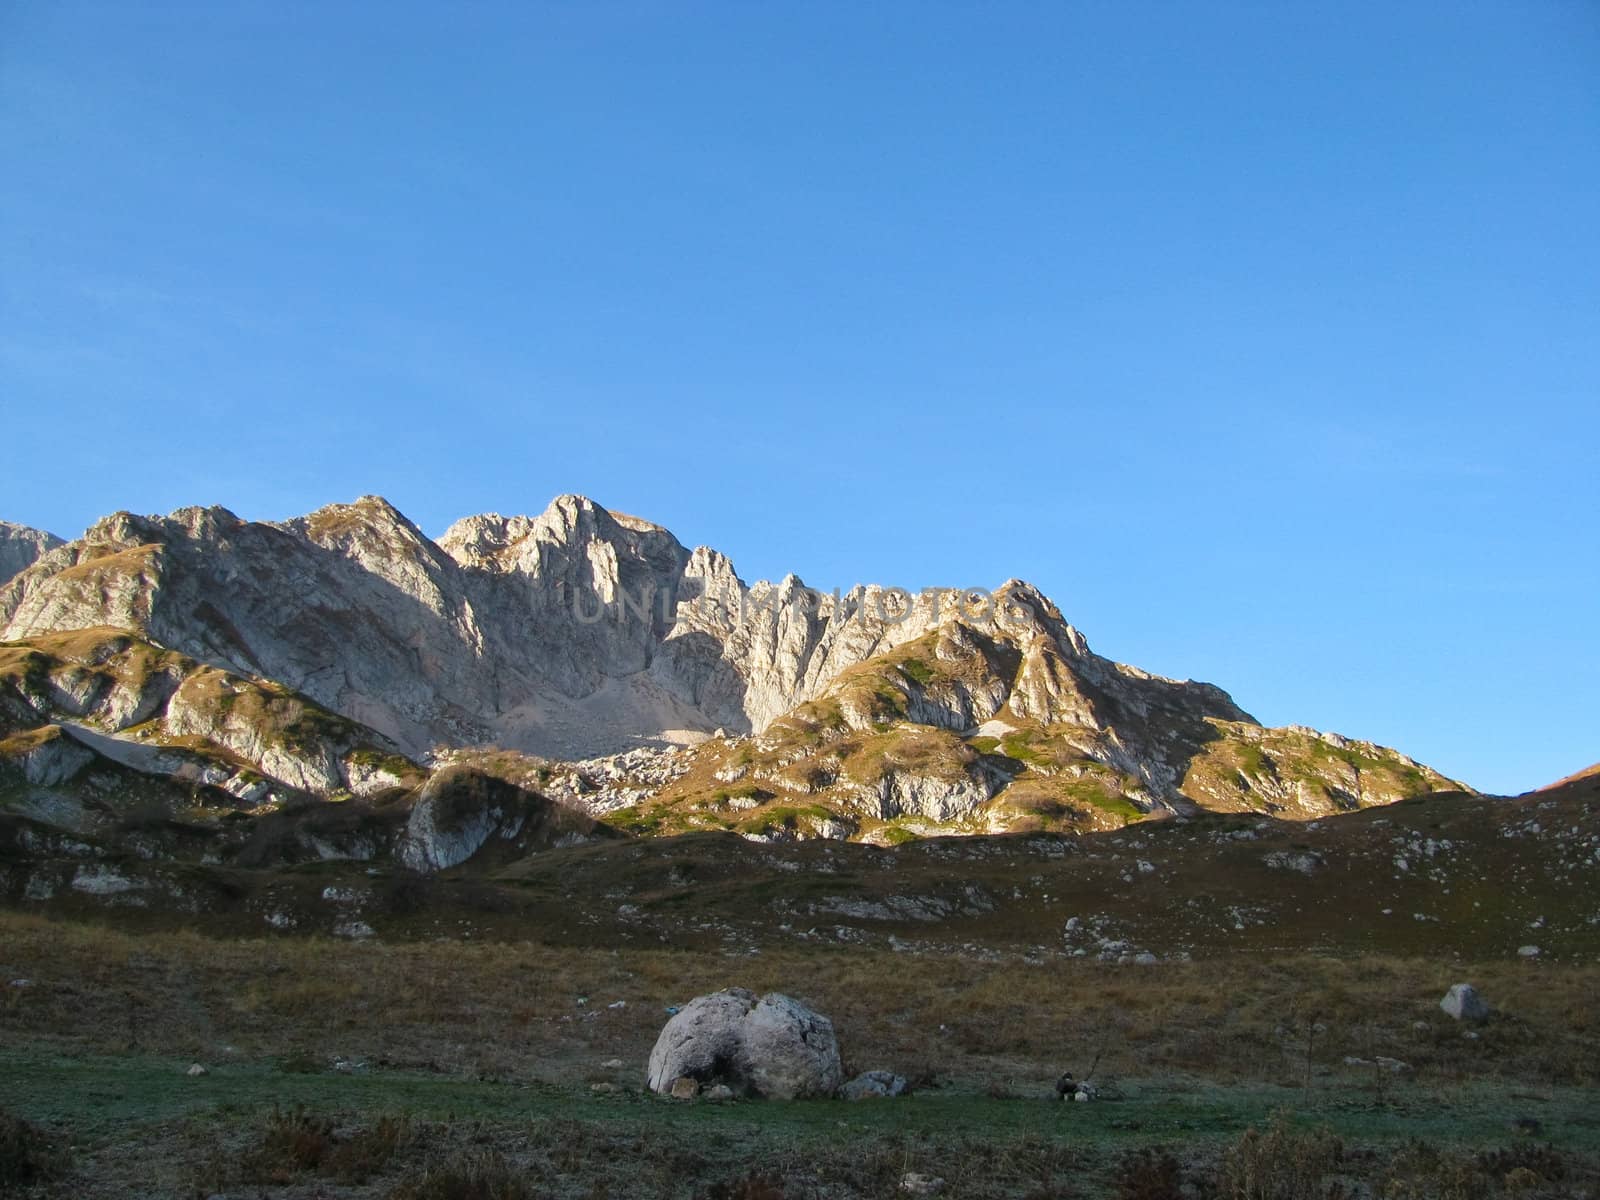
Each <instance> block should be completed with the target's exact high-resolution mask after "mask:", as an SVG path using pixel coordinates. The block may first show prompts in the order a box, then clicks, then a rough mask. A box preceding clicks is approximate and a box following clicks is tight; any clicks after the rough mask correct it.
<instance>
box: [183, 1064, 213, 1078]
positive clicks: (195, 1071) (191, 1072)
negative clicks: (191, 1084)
mask: <svg viewBox="0 0 1600 1200" xmlns="http://www.w3.org/2000/svg"><path fill="white" fill-rule="evenodd" d="M184 1074H185V1075H187V1076H188V1077H189V1078H190V1079H194V1078H197V1077H198V1076H201V1075H209V1074H211V1072H210V1071H208V1070H206V1069H205V1068H204V1067H202V1066H201V1065H200V1064H199V1063H190V1064H189V1069H188V1070H187V1071H185V1072H184Z"/></svg>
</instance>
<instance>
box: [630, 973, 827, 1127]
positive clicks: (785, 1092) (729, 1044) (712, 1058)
mask: <svg viewBox="0 0 1600 1200" xmlns="http://www.w3.org/2000/svg"><path fill="white" fill-rule="evenodd" d="M686 1077H687V1078H690V1079H693V1080H695V1081H696V1082H698V1083H699V1084H701V1085H702V1086H713V1085H718V1084H720V1085H723V1086H726V1087H729V1088H731V1089H732V1090H733V1091H734V1092H735V1093H737V1094H743V1095H748V1096H754V1097H758V1098H763V1099H768V1100H794V1099H799V1098H802V1097H814V1096H831V1095H832V1094H833V1093H834V1092H835V1091H836V1090H837V1089H838V1087H839V1084H840V1082H841V1081H842V1079H843V1078H844V1072H843V1069H842V1067H841V1066H840V1062H839V1043H838V1041H837V1040H836V1039H835V1037H834V1033H833V1024H832V1022H830V1021H829V1020H828V1019H827V1018H826V1017H824V1016H821V1015H820V1014H818V1013H815V1012H813V1011H812V1010H811V1009H809V1008H807V1007H806V1006H805V1005H803V1004H801V1003H800V1002H799V1001H798V1000H793V999H791V998H790V997H788V996H783V995H779V994H777V993H775V992H774V993H771V994H769V995H766V996H762V997H761V998H760V999H759V1000H758V999H757V998H756V996H755V994H754V993H752V992H748V991H746V990H744V989H743V988H728V989H726V990H724V991H720V992H713V993H712V994H711V995H709V996H700V997H697V998H696V999H694V1000H692V1001H690V1002H689V1003H688V1004H687V1005H685V1006H684V1007H683V1009H682V1011H680V1012H679V1013H677V1014H676V1015H674V1016H673V1017H672V1019H671V1020H669V1021H668V1022H667V1024H666V1026H665V1027H664V1028H663V1029H662V1030H661V1035H660V1037H658V1038H657V1039H656V1045H655V1049H654V1050H652V1051H651V1052H650V1068H649V1085H650V1090H651V1091H654V1092H657V1093H660V1094H663V1095H669V1094H673V1089H674V1085H675V1084H677V1082H678V1081H679V1080H681V1079H683V1078H686Z"/></svg>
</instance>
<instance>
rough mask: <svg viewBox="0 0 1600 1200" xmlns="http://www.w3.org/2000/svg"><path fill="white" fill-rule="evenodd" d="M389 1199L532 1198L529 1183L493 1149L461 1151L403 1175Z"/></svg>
mask: <svg viewBox="0 0 1600 1200" xmlns="http://www.w3.org/2000/svg"><path fill="white" fill-rule="evenodd" d="M388 1200H535V1197H534V1192H533V1189H532V1187H530V1186H529V1184H528V1182H527V1180H525V1179H524V1178H523V1177H522V1175H521V1174H520V1173H518V1172H517V1171H516V1170H515V1169H514V1168H513V1167H512V1166H511V1165H510V1164H509V1163H507V1162H506V1160H505V1159H504V1158H503V1157H501V1156H500V1155H499V1154H497V1153H495V1152H494V1151H493V1150H478V1151H470V1152H465V1153H460V1154H456V1155H454V1156H452V1157H451V1158H449V1159H446V1160H444V1161H443V1162H439V1163H435V1164H433V1165H430V1166H428V1167H425V1168H423V1169H422V1170H420V1171H416V1172H413V1173H412V1174H410V1175H408V1176H406V1178H404V1179H402V1180H401V1181H400V1182H399V1183H398V1184H396V1185H395V1186H394V1188H393V1189H391V1190H390V1192H389V1196H388Z"/></svg>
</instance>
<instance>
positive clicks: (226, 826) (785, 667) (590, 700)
mask: <svg viewBox="0 0 1600 1200" xmlns="http://www.w3.org/2000/svg"><path fill="white" fill-rule="evenodd" d="M0 535H3V536H0V554H3V555H4V558H3V562H4V567H5V571H6V574H7V575H8V576H9V578H8V581H7V582H5V583H4V584H3V586H0V640H3V643H4V644H3V646H0V737H3V740H0V795H3V796H4V798H5V812H6V814H8V815H9V816H10V817H12V818H13V819H15V820H21V821H24V822H26V828H25V829H21V827H17V828H15V829H13V836H14V837H19V838H24V837H25V838H31V839H33V840H34V842H36V843H40V844H43V843H50V844H55V843H57V842H60V841H61V840H62V839H66V840H69V841H70V840H72V839H81V838H84V837H89V836H99V835H103V834H104V833H105V831H106V830H107V829H111V828H116V829H118V830H121V831H122V832H123V836H125V837H130V838H131V837H135V836H136V835H135V834H133V833H130V832H129V829H130V813H131V812H132V811H133V810H135V809H137V810H139V811H140V812H143V813H145V814H146V815H147V816H149V814H152V813H153V814H157V815H159V816H160V818H161V819H160V820H156V819H155V818H154V817H150V819H147V820H145V821H143V823H142V824H141V823H140V822H139V821H133V822H132V826H131V828H135V829H138V830H142V831H143V832H142V833H139V834H137V836H139V837H144V838H145V839H146V841H147V842H150V843H151V846H152V847H155V844H156V843H160V845H159V847H155V848H153V849H151V852H152V853H154V852H157V850H159V851H160V852H172V853H177V852H178V845H179V843H181V842H182V841H183V840H184V838H185V837H188V836H190V834H179V833H176V832H174V829H173V827H172V826H171V824H170V822H171V821H172V820H174V819H176V818H177V817H178V816H180V815H182V816H184V818H185V820H186V821H189V822H190V824H188V825H185V826H184V828H185V829H188V830H190V831H191V833H192V831H193V830H194V829H196V828H199V827H200V826H196V825H194V824H193V821H194V820H200V821H201V824H202V825H204V826H205V828H207V829H208V830H210V831H211V834H214V835H215V837H216V838H217V839H220V840H219V841H218V844H217V845H210V843H208V845H209V846H210V848H209V849H207V850H206V851H205V853H207V854H211V855H218V854H221V855H223V856H224V857H226V856H228V855H239V854H243V855H246V856H247V857H248V856H250V855H254V856H256V857H257V858H260V859H261V860H262V861H263V862H267V861H274V860H288V861H293V860H297V859H300V858H307V857H310V858H356V859H362V858H373V857H391V858H393V859H394V860H395V861H398V862H399V863H401V864H404V865H406V866H409V867H414V868H416V869H418V870H431V869H437V868H441V867H448V866H454V865H457V864H460V863H462V862H465V861H467V860H469V859H473V858H474V857H475V856H477V855H479V854H480V853H489V852H491V851H492V852H495V853H504V852H507V851H510V850H514V849H517V848H521V849H531V848H535V847H537V846H540V845H549V844H553V843H554V842H556V841H560V840H562V839H567V840H571V839H573V838H579V839H581V838H587V837H594V836H612V835H615V834H616V833H618V832H624V833H635V834H649V833H675V832H688V831H695V830H705V831H717V830H723V831H731V832H736V833H739V834H741V835H743V836H744V837H746V838H747V839H750V840H755V841H792V840H803V839H808V838H829V839H844V840H862V841H872V842H876V843H879V844H895V843H898V842H901V841H905V840H907V839H910V838H915V837H921V836H928V835H931V834H960V833H969V834H970V833H1003V832H1081V831H1087V830H1094V829H1112V828H1116V827H1119V826H1121V825H1124V824H1127V823H1129V822H1132V821H1138V820H1143V819H1146V818H1150V817H1185V816H1191V815H1194V814H1196V813H1198V812H1201V811H1205V810H1210V811H1219V812H1229V813H1256V814H1262V815H1271V816H1277V817H1282V818H1288V819H1312V818H1317V817H1321V816H1326V815H1330V814H1334V813H1338V812H1342V811H1348V810H1356V809H1361V808H1365V807H1369V806H1372V805H1379V804H1388V803H1392V802H1395V801H1398V800H1402V799H1405V798H1408V797H1413V796H1418V795H1423V794H1427V793H1432V792H1443V791H1456V792H1461V791H1470V789H1467V788H1465V787H1464V785H1462V784H1460V783H1457V782H1454V781H1452V780H1448V779H1446V778H1444V777H1443V776H1441V775H1440V774H1438V773H1437V772H1435V771H1433V770H1431V769H1429V768H1427V767H1425V766H1422V765H1420V764H1419V763H1417V762H1415V761H1413V760H1412V759H1410V758H1408V757H1406V756H1405V755H1403V754H1401V753H1398V752H1397V751H1394V750H1390V749H1386V748H1383V747H1380V746H1376V745H1373V744H1371V743H1369V742H1363V741H1358V740H1354V739H1349V738H1345V737H1342V736H1339V735H1336V734H1327V733H1318V732H1316V731H1314V730H1311V729H1307V728H1303V727H1297V726H1291V727H1288V728H1265V727H1263V726H1261V725H1260V724H1259V723H1258V722H1256V721H1255V720H1254V719H1253V718H1252V717H1251V716H1250V715H1249V714H1248V713H1247V712H1245V711H1244V710H1243V709H1241V708H1240V707H1239V706H1238V705H1236V704H1235V703H1234V702H1233V700H1232V699H1231V698H1230V697H1229V696H1228V695H1227V694H1226V693H1225V692H1223V691H1222V690H1221V689H1220V688H1217V687H1215V686H1213V685H1211V684H1207V683H1195V682H1190V681H1179V680H1173V679H1166V678H1162V677H1161V676H1157V675H1152V674H1150V673H1148V672H1145V671H1142V670H1140V669H1138V668H1136V667H1132V666H1127V665H1124V664H1121V663H1116V662H1112V661H1110V660H1109V659H1106V658H1103V657H1101V656H1100V655H1098V654H1095V653H1094V652H1093V651H1092V650H1091V649H1090V648H1089V644H1088V642H1087V640H1086V639H1085V638H1084V636H1083V634H1082V633H1080V632H1079V631H1078V630H1077V629H1075V628H1074V627H1073V626H1072V625H1070V624H1068V623H1067V621H1066V620H1065V619H1064V618H1063V616H1062V614H1061V613H1060V611H1059V610H1058V609H1057V608H1056V606H1055V605H1054V604H1052V603H1051V602H1050V601H1049V600H1048V599H1047V598H1046V597H1045V596H1043V595H1042V594H1040V593H1039V591H1038V590H1037V589H1035V588H1033V587H1032V586H1030V585H1028V584H1026V583H1023V582H1020V581H1018V580H1011V581H1009V582H1007V583H1005V584H1004V585H1003V586H1001V587H1000V588H998V589H997V590H995V591H993V592H988V591H982V590H948V591H938V590H928V591H924V592H922V593H919V594H916V595H912V594H909V593H906V592H903V591H899V590H897V589H893V588H884V587H877V586H859V587H856V588H853V589H852V590H851V591H850V592H848V593H842V594H841V593H838V592H834V593H819V592H817V591H814V590H812V589H810V588H807V587H806V586H805V585H804V584H803V583H802V582H801V581H800V580H799V579H797V578H796V577H794V576H789V577H787V578H785V579H783V580H782V581H780V582H778V583H769V582H757V583H754V584H747V583H745V582H744V581H743V580H742V579H740V578H739V576H738V575H737V574H736V572H735V571H734V567H733V564H732V563H731V562H730V561H729V560H728V559H727V557H725V556H724V555H722V554H719V553H718V552H717V551H715V550H711V549H709V548H707V547H703V546H702V547H697V548H695V549H693V550H691V549H688V548H686V547H685V546H683V545H682V544H681V543H680V542H679V541H678V540H677V539H676V538H675V537H674V536H673V535H672V534H671V533H669V532H668V531H667V530H666V529H663V528H662V527H661V526H659V525H655V524H652V523H651V522H649V521H645V520H641V519H639V518H636V517H630V516H626V515H623V514H621V513H616V512H611V511H608V510H607V509H605V508H603V507H601V506H600V505H598V504H596V503H594V502H593V501H591V500H588V499H585V498H583V497H581V496H561V497H558V498H557V499H556V500H555V501H553V502H552V503H551V504H550V506H549V507H548V508H547V509H545V511H544V512H543V513H541V514H540V515H538V516H535V517H526V516H518V517H503V516H499V515H495V514H487V515H482V516H475V517H468V518H465V519H463V520H461V521H458V522H456V523H455V524H454V525H452V526H451V527H450V528H449V529H448V530H447V531H446V532H445V533H444V534H443V536H441V537H440V538H439V539H438V540H437V541H435V540H433V539H431V538H429V537H427V536H426V535H425V534H423V533H422V532H421V531H420V530H419V529H418V528H417V527H416V525H414V524H413V523H412V522H411V521H409V520H408V519H407V518H406V517H405V516H404V515H403V514H401V513H400V512H399V511H397V510H396V509H395V508H394V507H393V506H392V505H390V504H388V503H387V502H386V501H384V500H382V499H381V498H378V497H375V496H368V497H363V498H362V499H360V500H358V501H356V502H355V503H353V504H340V505H331V506H329V507H326V508H322V509H319V510H317V511H316V512H314V513H311V514H310V515H308V516H305V517H299V518H295V519H293V520H289V521H283V522H270V523H263V522H253V521H245V520H241V519H240V518H238V517H236V516H235V515H234V514H232V513H230V512H228V511H227V510H225V509H222V508H215V507H213V508H184V509H179V510H178V511H176V512H174V513H172V514H170V515H168V516H165V517H145V516H135V515H133V514H131V513H126V512H121V513H116V514H114V515H112V516H109V517H106V518H105V519H103V520H101V521H99V522H97V523H96V524H95V525H93V526H92V527H91V528H90V529H89V530H87V531H86V532H85V533H84V534H83V536H82V537H80V538H78V539H76V540H74V541H71V542H65V543H62V542H60V541H59V540H58V539H55V538H53V537H51V536H50V535H48V534H41V533H37V532H36V531H32V530H27V529H24V528H22V527H20V526H11V525H6V526H4V527H3V528H0ZM351 801H356V802H359V803H357V804H355V805H353V806H352V805H350V804H348V803H347V804H346V805H345V806H344V807H341V808H338V809H337V819H335V818H334V815H333V814H334V810H333V809H330V808H329V802H351ZM291 818H292V819H291ZM162 821H167V822H168V824H165V825H164V824H162ZM18 829H21V831H20V832H18ZM273 831H275V832H273ZM208 836H210V835H208ZM201 840H202V841H204V840H205V839H204V838H202V839H201Z"/></svg>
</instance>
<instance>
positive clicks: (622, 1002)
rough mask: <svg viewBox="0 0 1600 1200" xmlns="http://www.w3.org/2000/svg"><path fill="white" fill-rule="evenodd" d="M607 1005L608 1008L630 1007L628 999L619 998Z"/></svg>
mask: <svg viewBox="0 0 1600 1200" xmlns="http://www.w3.org/2000/svg"><path fill="white" fill-rule="evenodd" d="M606 1007H607V1008H627V1007H628V1002H627V1001H626V1000H618V1001H617V1002H616V1003H615V1004H608V1005H606Z"/></svg>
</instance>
